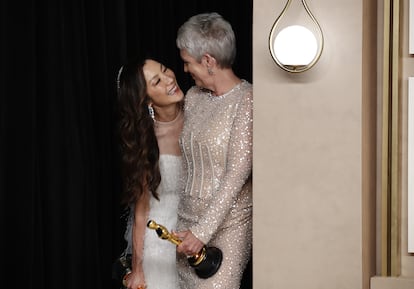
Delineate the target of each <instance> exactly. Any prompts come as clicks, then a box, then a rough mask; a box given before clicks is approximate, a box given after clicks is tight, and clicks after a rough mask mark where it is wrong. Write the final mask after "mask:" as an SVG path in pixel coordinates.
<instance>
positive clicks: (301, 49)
mask: <svg viewBox="0 0 414 289" xmlns="http://www.w3.org/2000/svg"><path fill="white" fill-rule="evenodd" d="M273 50H274V53H275V55H276V57H277V59H278V60H279V61H280V63H282V64H283V65H292V66H299V65H308V64H310V63H311V62H312V60H314V58H315V57H316V54H317V52H318V43H317V40H316V37H315V35H314V34H313V33H312V32H311V31H310V30H309V29H308V28H306V27H303V26H300V25H293V26H288V27H286V28H283V29H282V30H281V31H280V32H279V34H278V35H277V36H276V37H275V40H274V42H273Z"/></svg>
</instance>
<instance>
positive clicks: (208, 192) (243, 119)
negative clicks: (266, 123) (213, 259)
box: [177, 80, 253, 289]
mask: <svg viewBox="0 0 414 289" xmlns="http://www.w3.org/2000/svg"><path fill="white" fill-rule="evenodd" d="M252 107H253V97H252V85H251V84H250V83H249V82H247V81H244V80H243V81H242V82H241V83H240V84H238V85H237V86H235V87H234V88H233V89H232V90H231V91H229V92H227V93H226V94H224V95H222V96H212V95H210V94H209V93H208V92H206V91H204V90H202V89H200V88H198V87H192V88H191V89H190V90H189V91H188V92H187V95H186V100H185V110H184V114H185V120H184V128H183V132H182V135H181V138H180V145H181V150H182V157H183V163H184V177H185V179H186V180H185V182H184V187H185V190H183V191H182V194H181V196H180V202H179V205H178V221H177V229H178V230H179V231H180V230H186V229H189V230H191V231H192V232H193V234H194V235H195V236H196V237H197V238H198V239H200V240H201V241H202V242H203V243H205V244H207V245H208V246H215V247H218V248H220V249H221V250H222V252H223V262H222V265H221V267H220V269H219V271H218V272H217V273H216V274H215V275H213V276H212V277H210V278H208V279H201V278H199V277H198V276H197V275H196V274H195V273H194V270H193V268H191V267H190V266H189V265H188V262H187V260H186V257H185V256H182V255H181V254H180V255H178V259H177V266H178V273H179V282H180V288H181V289H195V288H197V289H204V288H205V289H212V288H222V289H238V288H239V287H240V280H241V277H242V274H243V270H244V269H245V266H246V264H247V262H248V260H249V257H250V253H251V245H252V190H251V178H250V176H251V170H252V126H253V120H252Z"/></svg>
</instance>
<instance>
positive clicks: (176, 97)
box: [143, 59, 184, 109]
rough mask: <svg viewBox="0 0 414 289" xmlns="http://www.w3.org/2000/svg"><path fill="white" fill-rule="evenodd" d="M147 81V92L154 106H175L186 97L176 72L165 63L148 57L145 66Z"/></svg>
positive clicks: (160, 107)
mask: <svg viewBox="0 0 414 289" xmlns="http://www.w3.org/2000/svg"><path fill="white" fill-rule="evenodd" d="M143 73H144V77H145V81H146V83H147V93H148V95H149V96H150V98H151V103H150V104H152V105H153V106H154V108H159V109H163V108H166V107H171V106H175V105H176V104H177V102H180V101H182V100H183V98H184V93H183V92H182V90H181V89H180V87H179V86H178V84H177V80H176V78H175V74H174V72H173V71H172V70H171V69H169V68H167V67H165V66H164V65H163V64H161V63H159V62H157V61H155V60H152V59H148V60H146V61H145V64H144V66H143Z"/></svg>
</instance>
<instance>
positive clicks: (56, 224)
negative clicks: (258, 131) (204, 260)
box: [0, 0, 252, 289]
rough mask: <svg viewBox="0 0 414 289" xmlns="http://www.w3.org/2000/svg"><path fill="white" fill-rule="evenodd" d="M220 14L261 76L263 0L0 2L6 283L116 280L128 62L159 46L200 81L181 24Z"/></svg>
mask: <svg viewBox="0 0 414 289" xmlns="http://www.w3.org/2000/svg"><path fill="white" fill-rule="evenodd" d="M212 11H216V12H219V13H220V14H222V15H223V16H224V17H225V18H226V19H227V20H229V21H230V22H231V23H232V25H233V27H234V30H235V33H236V37H237V45H238V56H237V62H236V63H235V66H234V69H235V71H236V73H237V74H238V75H239V76H240V77H242V78H244V79H247V80H249V81H252V79H251V74H252V73H251V72H252V62H251V53H252V51H251V50H252V47H251V44H252V35H251V34H252V0H226V1H223V0H219V1H213V0H209V1H172V0H151V1H138V0H135V1H121V0H119V1H118V0H115V1H104V0H88V1H87V0H71V1H63V0H43V1H30V0H29V1H10V0H5V1H2V2H1V3H0V57H1V63H0V73H1V75H0V81H1V83H0V89H1V93H0V232H1V233H2V236H1V237H0V246H1V249H2V251H3V255H2V257H1V262H0V264H1V268H0V276H1V277H0V278H1V279H0V286H1V287H4V288H9V287H11V286H12V287H22V288H27V289H30V288H42V289H58V288H59V289H65V288H73V289H75V288H76V289H79V288H88V289H95V288H96V289H106V288H115V285H114V282H113V281H112V280H111V265H112V262H113V261H114V259H115V257H117V256H118V254H119V253H120V252H121V250H122V249H123V246H124V243H123V239H122V238H123V236H122V234H123V229H124V228H123V225H124V224H123V223H122V220H121V218H120V215H121V208H120V205H119V198H120V187H121V186H120V177H119V167H118V155H117V139H116V138H115V135H114V131H115V128H116V127H115V126H116V123H115V113H114V112H115V110H114V105H115V80H116V75H117V72H118V69H119V67H120V66H121V65H122V64H123V63H124V62H125V61H126V60H127V59H128V58H130V57H133V56H134V55H137V54H142V53H144V52H147V51H149V52H151V54H153V55H154V56H157V57H159V58H160V60H162V61H163V62H165V63H166V64H167V65H169V66H170V67H171V68H173V69H174V70H175V71H176V74H177V78H178V80H179V82H180V83H181V86H182V88H183V89H184V90H186V89H188V88H189V86H190V85H192V80H191V79H190V78H189V77H188V76H187V75H185V74H184V72H183V69H182V62H181V59H180V58H179V54H178V50H177V48H176V46H175V36H176V31H177V29H178V27H179V26H180V25H181V24H182V23H183V22H184V21H185V20H186V19H188V17H190V16H192V15H194V14H196V13H201V12H212ZM6 284H9V285H8V286H7V287H5V286H6ZM243 284H244V285H243V286H242V287H243V288H251V267H249V268H248V270H247V271H246V274H245V279H244V281H243Z"/></svg>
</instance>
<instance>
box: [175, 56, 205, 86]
mask: <svg viewBox="0 0 414 289" xmlns="http://www.w3.org/2000/svg"><path fill="white" fill-rule="evenodd" d="M180 56H181V59H182V60H183V62H184V72H187V73H189V74H190V75H191V77H192V78H193V79H194V82H195V84H196V85H197V86H200V87H204V88H209V84H208V79H209V78H211V77H210V76H209V75H208V69H207V66H206V63H205V59H204V57H203V58H202V59H201V62H198V61H197V60H196V59H195V58H194V57H192V56H191V55H190V54H189V53H188V52H187V50H185V49H181V50H180Z"/></svg>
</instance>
